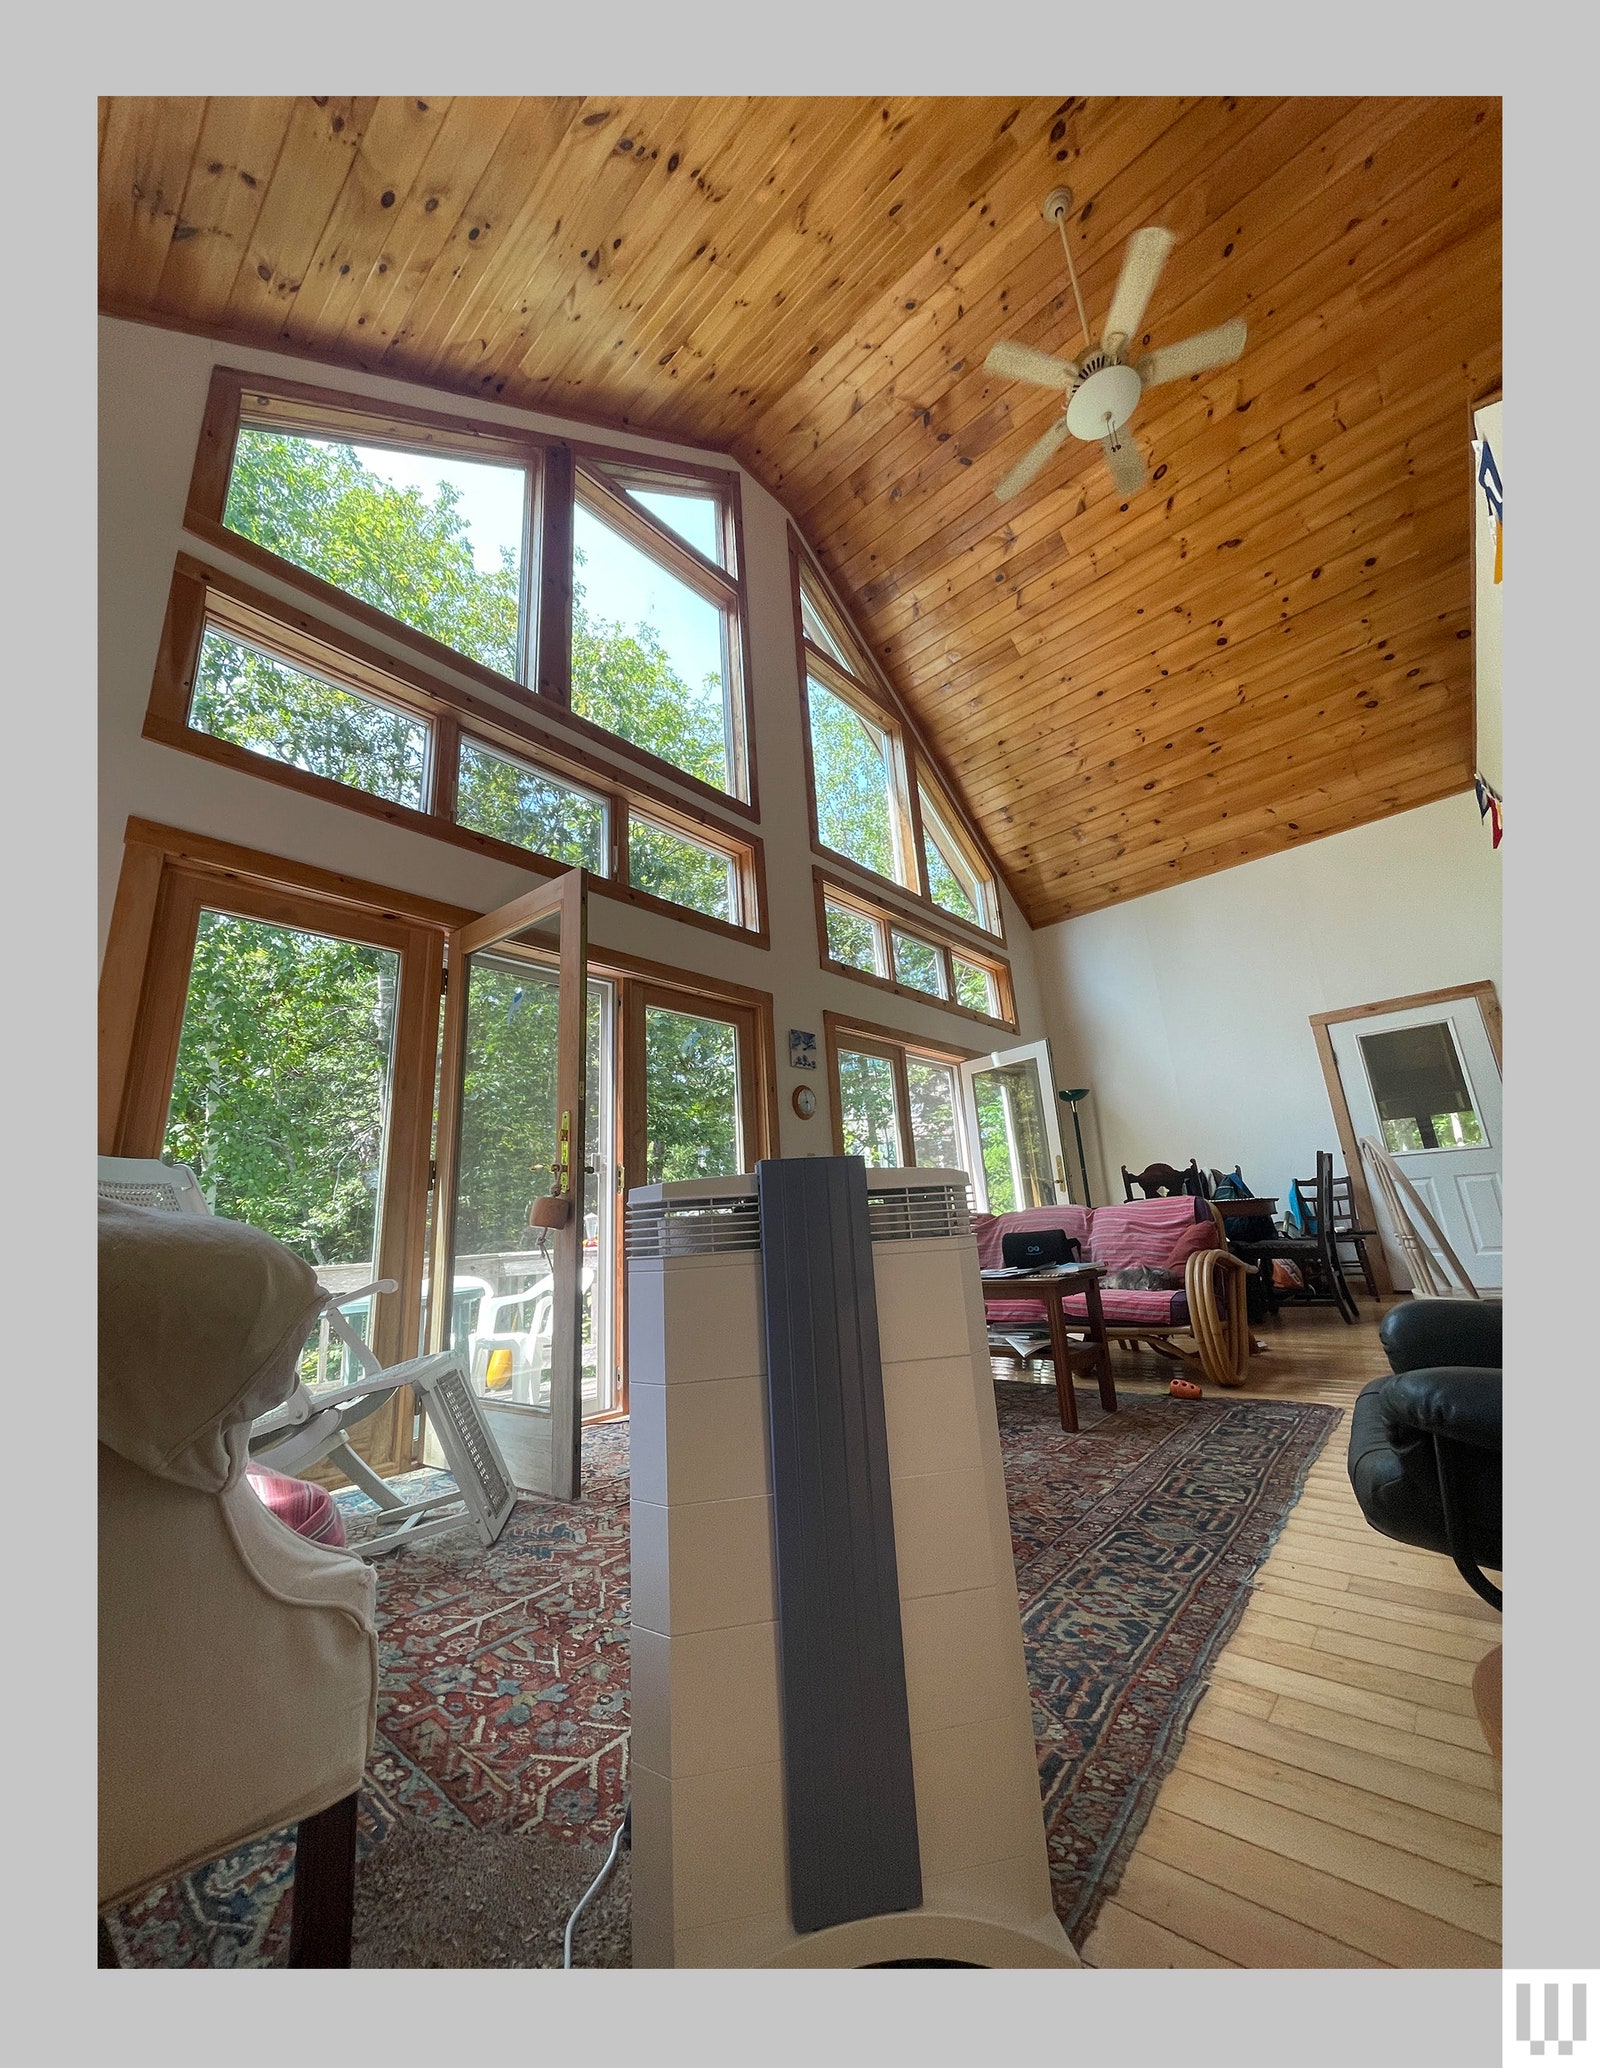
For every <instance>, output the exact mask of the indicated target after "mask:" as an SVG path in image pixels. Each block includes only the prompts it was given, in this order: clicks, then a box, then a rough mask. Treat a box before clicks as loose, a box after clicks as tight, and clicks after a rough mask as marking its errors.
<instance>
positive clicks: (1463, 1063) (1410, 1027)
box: [1328, 995, 1502, 1291]
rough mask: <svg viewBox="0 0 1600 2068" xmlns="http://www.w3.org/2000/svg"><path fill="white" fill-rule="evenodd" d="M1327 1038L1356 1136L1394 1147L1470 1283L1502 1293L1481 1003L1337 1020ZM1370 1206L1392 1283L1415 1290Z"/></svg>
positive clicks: (1497, 1148)
mask: <svg viewBox="0 0 1600 2068" xmlns="http://www.w3.org/2000/svg"><path fill="white" fill-rule="evenodd" d="M1328 1035H1329V1038H1330V1040H1331V1041H1332V1044H1333V1053H1334V1060H1335V1062H1336V1063H1337V1064H1338V1069H1339V1082H1340V1085H1341V1086H1342V1088H1343V1091H1344V1097H1345V1103H1346V1105H1347V1106H1348V1107H1349V1110H1350V1120H1351V1124H1352V1126H1353V1127H1354V1129H1355V1133H1356V1137H1357V1139H1358V1140H1359V1139H1360V1138H1361V1137H1362V1136H1364V1135H1370V1136H1372V1137H1373V1138H1374V1139H1375V1140H1376V1141H1377V1142H1379V1143H1380V1144H1381V1145H1382V1146H1383V1147H1384V1148H1385V1149H1387V1150H1388V1152H1389V1154H1390V1155H1391V1156H1392V1157H1393V1158H1394V1159H1395V1161H1396V1163H1398V1164H1399V1166H1400V1168H1401V1169H1402V1170H1403V1171H1404V1172H1405V1174H1406V1176H1407V1177H1408V1178H1409V1179H1410V1181H1411V1183H1412V1184H1413V1185H1414V1186H1415V1187H1416V1189H1417V1191H1418V1193H1419V1194H1420V1196H1421V1197H1422V1199H1423V1200H1424V1202H1425V1203H1426V1205H1427V1208H1428V1211H1429V1212H1430V1213H1431V1214H1432V1215H1433V1217H1434V1218H1435V1220H1437V1221H1438V1223H1439V1225H1440V1227H1441V1228H1442V1229H1443V1230H1444V1233H1445V1235H1446V1237H1447V1239H1448V1240H1449V1242H1450V1245H1451V1247H1452V1248H1453V1249H1454V1250H1455V1252H1456V1254H1457V1256H1458V1257H1460V1259H1461V1261H1462V1263H1463V1264H1464V1265H1465V1266H1466V1269H1467V1273H1468V1275H1469V1276H1470V1277H1471V1279H1472V1282H1473V1284H1474V1285H1475V1286H1477V1287H1478V1288H1479V1290H1480V1291H1494V1290H1498V1289H1499V1287H1500V1285H1501V1281H1502V1255H1501V1170H1500V1160H1501V1141H1502V1135H1501V1086H1500V1064H1499V1061H1498V1059H1497V1057H1496V1055H1495V1051H1494V1046H1493V1044H1492V1042H1491V1041H1490V1039H1489V1032H1488V1029H1487V1027H1486V1026H1485V1024H1484V1018H1483V1013H1482V1010H1481V1008H1480V1007H1479V1004H1478V1001H1477V999H1476V998H1475V997H1473V996H1471V995H1463V996H1461V997H1458V998H1444V999H1440V1000H1438V1001H1436V1002H1435V1003H1433V1004H1428V1005H1417V1006H1411V1007H1409V1008H1407V1009H1405V1010H1403V1011H1399V1012H1386V1013H1373V1014H1370V1015H1368V1016H1367V1017H1365V1018H1362V1019H1351V1020H1335V1021H1333V1022H1331V1023H1330V1024H1329V1027H1328ZM1374 1207H1375V1209H1376V1211H1377V1212H1378V1218H1379V1222H1380V1225H1381V1226H1382V1227H1383V1236H1384V1249H1385V1251H1386V1253H1387V1255H1388V1258H1389V1263H1390V1269H1391V1271H1392V1272H1393V1273H1395V1284H1396V1285H1397V1286H1406V1285H1409V1283H1410V1271H1409V1268H1408V1267H1407V1265H1406V1262H1405V1259H1404V1256H1403V1254H1402V1253H1401V1251H1400V1248H1399V1245H1398V1244H1397V1243H1396V1241H1395V1239H1394V1236H1393V1232H1392V1230H1390V1229H1389V1228H1388V1226H1387V1225H1386V1224H1385V1223H1384V1217H1383V1211H1382V1208H1381V1207H1380V1206H1378V1203H1377V1202H1376V1201H1374ZM1418 1232H1419V1234H1422V1231H1420V1230H1419V1231H1418ZM1423 1239H1424V1240H1426V1239H1427V1238H1426V1236H1425V1235H1423ZM1441 1267H1442V1268H1443V1259H1442V1258H1441ZM1447 1275H1448V1272H1447Z"/></svg>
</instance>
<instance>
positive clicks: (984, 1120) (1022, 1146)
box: [972, 1056, 1056, 1213]
mask: <svg viewBox="0 0 1600 2068" xmlns="http://www.w3.org/2000/svg"><path fill="white" fill-rule="evenodd" d="M972 1090H973V1100H974V1103H975V1105H976V1106H977V1109H978V1143H979V1148H980V1150H981V1153H982V1156H983V1174H984V1182H985V1184H986V1185H987V1187H988V1192H989V1211H990V1213H1013V1212H1015V1211H1016V1210H1017V1209H1018V1208H1021V1207H1026V1206H1053V1205H1054V1204H1055V1198H1056V1191H1055V1182H1054V1173H1053V1172H1052V1170H1051V1168H1050V1142H1049V1137H1048V1136H1047V1135H1046V1133H1045V1118H1044V1098H1043V1095H1042V1093H1041V1091H1040V1088H1039V1071H1038V1066H1037V1065H1036V1064H1035V1062H1034V1061H1033V1058H1032V1057H1031V1056H1030V1057H1029V1058H1028V1060H1027V1061H1026V1062H1022V1063H1006V1064H1002V1065H1001V1066H1000V1068H998V1069H995V1070H984V1071H980V1072H979V1073H978V1074H977V1075H976V1076H975V1077H974V1079H973V1085H972Z"/></svg>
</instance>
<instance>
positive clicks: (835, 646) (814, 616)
mask: <svg viewBox="0 0 1600 2068" xmlns="http://www.w3.org/2000/svg"><path fill="white" fill-rule="evenodd" d="M800 624H801V627H802V629H803V630H804V632H805V635H806V637H807V638H808V639H809V640H810V641H811V644H812V645H813V646H820V647H821V649H822V651H823V652H824V653H828V654H832V656H833V658H834V659H835V660H836V661H837V662H838V663H839V665H840V667H841V668H843V670H844V671H845V673H846V674H847V675H857V674H859V673H860V668H859V666H858V664H857V663H856V662H854V661H853V660H851V658H850V656H849V655H848V654H847V653H845V652H844V651H843V649H842V648H841V647H840V645H839V642H838V640H837V639H835V638H834V636H833V634H832V633H831V632H830V631H829V630H828V627H827V625H826V623H825V622H824V620H823V617H822V614H821V612H820V611H819V610H818V609H817V607H816V605H815V604H814V603H813V602H812V601H811V598H810V597H809V596H808V595H807V594H806V589H805V584H804V583H803V582H802V583H801V585H800Z"/></svg>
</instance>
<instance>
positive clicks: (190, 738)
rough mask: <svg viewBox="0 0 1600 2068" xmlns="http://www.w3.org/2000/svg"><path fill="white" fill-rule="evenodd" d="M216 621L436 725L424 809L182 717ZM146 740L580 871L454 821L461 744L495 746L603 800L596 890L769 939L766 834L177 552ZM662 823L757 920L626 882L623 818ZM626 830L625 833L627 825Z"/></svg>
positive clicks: (736, 936)
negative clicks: (729, 883)
mask: <svg viewBox="0 0 1600 2068" xmlns="http://www.w3.org/2000/svg"><path fill="white" fill-rule="evenodd" d="M208 622H215V623H217V625H218V626H219V629H222V630H223V631H225V632H228V631H231V632H233V633H234V634H235V635H236V636H239V637H244V638H249V639H251V640H253V641H254V642H255V643H257V644H259V645H262V646H264V647H266V648H267V650H268V651H272V652H276V653H277V654H278V655H279V656H280V657H281V658H282V659H283V660H285V661H286V662H287V663H288V664H289V665H290V666H294V667H304V668H307V669H310V670H311V671H312V672H314V673H317V674H319V675H322V676H324V677H325V678H327V679H328V680H330V681H332V682H334V683H335V685H336V686H340V685H341V684H342V686H345V687H349V688H353V689H361V690H364V691H366V692H367V693H368V694H370V695H373V696H376V697H378V698H379V699H380V700H381V701H382V702H384V703H387V704H391V705H395V706H398V707H399V708H401V709H403V710H406V711H408V712H412V713H415V714H416V715H417V716H418V717H420V718H423V719H424V720H426V721H428V722H429V723H430V725H431V727H432V737H431V740H430V745H429V753H428V781H427V787H426V790H425V804H424V807H423V808H422V809H417V808H416V807H414V806H411V805H406V804H399V803H396V802H395V801H394V800H393V799H391V798H387V797H380V796H377V795H375V794H374V793H373V792H371V791H369V790H358V789H356V788H354V787H353V786H352V785H350V784H347V783H339V782H335V781H334V780H333V779H332V778H331V777H328V776H321V775H315V774H313V773H311V772H310V771H309V770H307V769H301V768H295V767H293V766H291V765H290V764H289V763H287V762H282V761H275V760H273V759H272V758H271V757H270V756H269V755H265V754H258V753H255V752H254V751H253V750H252V749H250V748H248V747H241V746H239V745H238V744H236V743H235V742H234V741H232V740H224V739H219V738H217V737H216V736H215V735H214V734H212V733H208V732H202V731H201V730H199V728H197V727H195V726H193V725H191V724H190V723H189V721H188V709H189V702H190V697H191V695H192V691H193V685H194V675H195V670H196V667H197V665H198V662H199V655H200V647H201V644H202V641H203V638H204V633H205V627H206V625H207V623H208ZM142 731H143V735H144V737H145V738H146V739H149V740H155V741H157V742H159V743H160V744H161V745H163V746H168V747H175V748H177V749H178V750H179V751H180V752H183V753H188V754H194V755H197V756H198V757H199V758H200V759H202V760H207V761H212V762H215V763H217V764H219V765H220V766H222V767H225V768H234V769H237V770H239V771H240V772H241V773H243V774H245V775H251V776H255V777H258V778H260V779H261V780H263V781H266V782H275V783H279V784H281V785H282V786H283V787H284V788H286V789H292V790H299V791H300V792H302V794H304V795H306V796H311V797H319V798H321V799H323V800H324V801H325V802H327V803H331V804H337V805H340V806H342V807H344V808H345V809H346V810H350V811H357V812H361V813H363V814H364V815H365V816H367V817H369V818H377V819H381V820H383V821H384V822H385V823H386V824H389V825H394V826H400V827H403V828H405V829H406V830H408V831H411V832H417V833H423V834H426V835H427V836H428V837H429V838H430V839H434V840H444V841H447V842H448V843H449V844H450V845H451V846H454V847H461V848H465V849H467V850H468V851H469V852H471V853H474V854H483V855H487V856H489V857H490V858H491V859H494V860H497V861H506V862H511V863H513V864H514V865H515V866H517V867H520V868H524V869H527V870H528V871H529V872H530V873H531V874H533V875H536V876H544V877H552V876H560V875H563V874H565V872H566V871H567V870H568V869H569V868H570V867H571V866H572V865H571V863H569V862H562V861H556V860H553V859H551V858H550V857H548V856H544V855H540V854H537V853H535V852H534V850H533V849H531V848H526V847H519V846H517V845H516V844H515V843H514V842H511V841H505V840H500V839H498V838H496V837H495V836H494V835H493V834H489V833H481V832H478V831H477V830H475V829H474V828H473V827H470V826H463V825H460V824H458V823H457V822H456V820H455V819H454V818H453V817H452V816H450V814H451V813H452V812H453V810H454V808H455V783H456V773H457V768H458V750H459V745H460V742H461V740H462V739H463V738H466V739H468V740H469V741H475V742H478V743H481V744H482V745H483V746H485V747H488V748H490V749H491V750H494V751H498V752H503V753H506V754H509V755H511V756H513V757H514V758H516V759H517V760H519V761H523V762H526V763H529V764H530V765H532V766H533V767H534V769H535V772H536V773H543V774H547V775H549V776H550V777H551V778H552V780H554V781H556V782H558V783H568V784H570V785H571V786H572V787H574V788H576V789H579V790H581V791H584V792H587V793H589V794H595V795H598V796H600V797H601V798H603V799H604V801H605V803H606V806H607V810H608V815H609V822H610V837H611V852H610V855H609V857H608V859H609V861H610V864H611V866H612V868H613V870H614V871H615V872H616V873H614V874H613V875H612V876H600V875H597V874H594V873H592V872H591V874H590V877H589V883H590V888H591V890H592V891H594V892H596V893H598V894H599V895H600V896H602V897H608V898H611V899H613V900H614V901H616V902H618V903H622V904H629V905H634V906H636V907H638V908H639V909H640V910H641V911H647V912H656V913H659V914H661V915H662V916H663V917H666V918H669V919H677V920H681V921H682V922H683V923H684V924H685V925H688V926H699V927H702V928H706V929H709V930H710V931H711V932H713V933H717V934H721V935H723V936H725V937H727V938H728V939H731V940H737V941H743V942H746V943H748V944H749V945H751V946H754V947H760V948H769V947H770V946H771V944H772V943H771V930H770V926H769V923H768V919H767V885H766V855H765V848H764V843H763V841H762V839H761V836H760V834H759V833H756V832H753V831H751V832H745V831H743V830H742V829H741V830H740V831H738V832H735V831H734V830H733V829H732V828H731V827H729V828H723V827H719V826H718V825H717V824H716V823H715V821H713V820H710V819H708V818H707V816H706V815H705V814H704V813H702V812H699V811H697V810H695V809H694V808H693V807H691V806H688V805H686V804H685V802H684V801H683V800H682V799H681V798H676V797H673V796H672V795H671V794H670V793H668V792H666V791H663V790H659V789H657V788H656V787H655V785H654V784H650V783H645V782H641V781H638V780H637V779H634V778H632V777H628V776H625V775H624V774H623V772H622V771H620V770H612V769H608V768H607V767H606V766H605V764H604V763H602V762H600V761H598V760H596V759H595V758H594V757H593V756H590V755H578V754H575V753H573V752H572V750H571V749H570V748H564V747H563V746H562V745H561V744H557V745H555V746H553V747H552V746H551V745H549V744H547V743H546V741H545V739H544V737H543V736H542V735H541V734H539V733H537V732H535V731H534V730H533V729H532V728H531V727H530V726H528V725H526V724H525V723H522V722H519V721H518V720H516V719H513V718H511V717H509V716H508V715H507V714H505V713H502V712H500V711H498V710H496V709H495V708H494V707H492V706H490V705H486V704H484V703H483V702H482V701H481V700H480V699H478V698H476V697H473V696H470V695H468V694H466V693H464V692H462V691H458V690H453V689H452V690H448V691H447V690H446V686H445V685H443V684H440V683H437V682H435V681H434V680H433V678H432V677H431V676H428V675H425V674H423V673H422V672H421V671H420V670H417V669H413V668H411V667H409V666H408V665H407V664H406V663H405V662H403V661H398V662H397V661H395V660H394V659H393V658H392V657H391V656H389V655H387V654H385V653H383V652H381V651H380V650H379V649H378V648H376V647H372V646H368V645H367V644H366V642H365V641H363V640H360V639H357V638H355V637H354V636H353V635H351V634H349V633H345V632H339V631H336V630H335V628H333V627H331V626H325V625H324V624H322V622H321V621H320V620H319V619H316V618H314V617H310V616H308V615H307V614H306V613H304V612H299V611H296V610H294V609H293V607H292V606H284V605H281V604H279V603H278V602H277V600H276V599H275V598H274V597H272V596H269V595H268V594H266V593H265V592H264V591H262V590H259V589H254V588H252V587H251V586H250V585H249V584H248V583H244V582H240V581H238V580H237V579H236V578H235V577H234V576H232V575H230V574H228V573H227V572H225V571H224V570H221V569H218V568H213V567H210V566H208V565H206V564H205V563H203V562H200V561H197V560H194V559H192V558H190V556H189V555H187V554H181V553H180V554H179V555H178V559H177V565H176V569H175V572H174V575H173V581H172V587H171V589H170V591H169V593H168V599H167V614H166V618H165V621H164V623H163V626H162V634H161V640H160V643H159V646H158V649H157V658H156V670H155V675H154V678H153V680H152V683H151V690H150V702H149V705H148V707H147V709H146V712H145V720H144V725H143V728H142ZM635 808H637V809H638V810H639V811H640V812H641V814H642V815H644V816H646V817H649V818H652V819H655V820H657V821H659V822H660V823H661V824H663V825H666V826H668V827H669V828H670V829H671V830H673V831H675V832H681V833H682V834H683V835H684V836H685V837H686V838H688V839H692V840H694V841H696V842H697V843H699V844H700V845H702V846H708V847H711V848H714V849H717V850H718V851H720V852H722V853H725V854H727V855H728V856H729V858H730V859H731V860H732V862H733V863H734V867H735V871H736V874H737V877H738V881H739V903H740V911H741V915H748V917H749V919H751V920H753V922H754V923H741V924H734V923H733V922H731V921H728V920H723V919H716V918H713V917H712V916H710V915H709V914H708V913H704V912H696V911H695V910H693V908H692V907H690V906H687V905H675V904H673V903H671V902H670V900H668V899H666V898H660V897H656V896H654V895H653V894H652V893H651V892H649V891H645V890H639V889H636V888H635V887H634V886H633V885H632V884H629V883H627V882H626V881H625V880H623V879H624V877H625V873H626V868H627V850H626V839H627V832H626V825H627V816H628V813H629V811H630V810H632V809H635ZM619 827H620V829H621V830H620V832H619V830H618V829H619Z"/></svg>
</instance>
